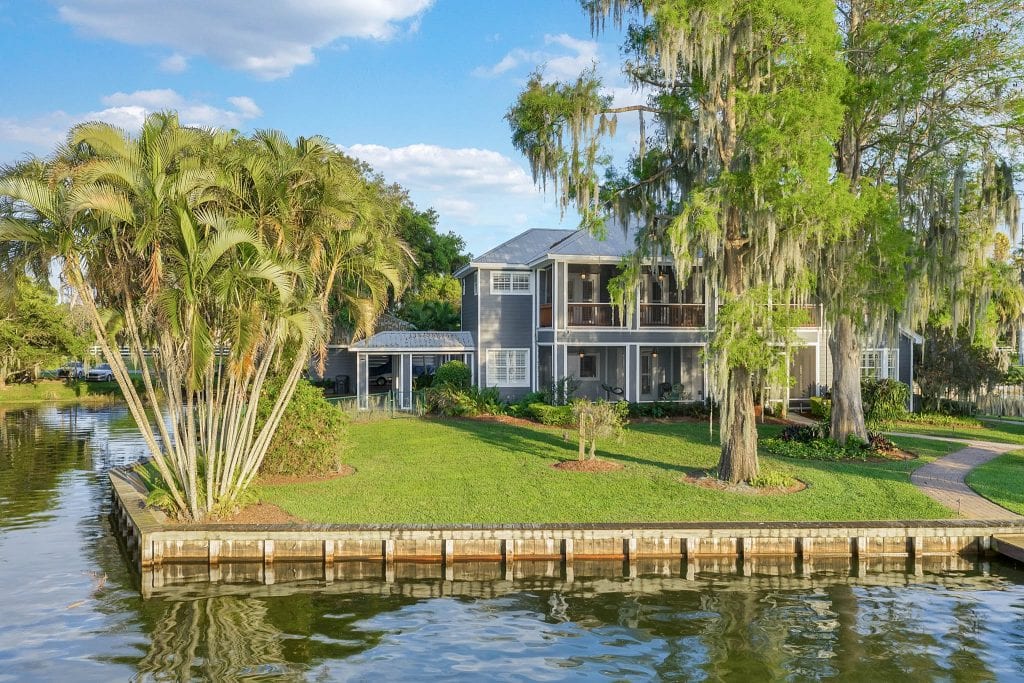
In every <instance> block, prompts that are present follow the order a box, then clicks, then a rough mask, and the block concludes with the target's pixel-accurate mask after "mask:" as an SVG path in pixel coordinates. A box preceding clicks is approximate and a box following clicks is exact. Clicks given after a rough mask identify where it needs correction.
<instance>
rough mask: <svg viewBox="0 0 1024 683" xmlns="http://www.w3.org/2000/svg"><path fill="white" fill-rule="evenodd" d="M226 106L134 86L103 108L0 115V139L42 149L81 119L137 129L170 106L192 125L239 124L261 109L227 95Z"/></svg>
mask: <svg viewBox="0 0 1024 683" xmlns="http://www.w3.org/2000/svg"><path fill="white" fill-rule="evenodd" d="M227 101H228V104H229V105H230V106H229V107H219V106H216V105H213V104H210V103H207V102H199V101H194V100H189V99H187V98H185V97H183V96H182V95H181V94H179V93H178V92H176V91H174V90H169V89H158V90H136V91H135V92H131V93H124V92H116V93H113V94H110V95H106V96H105V97H102V98H101V99H100V103H101V104H103V105H105V107H104V108H103V109H97V110H95V111H88V112H82V113H76V114H72V113H68V112H65V111H54V112H50V113H48V114H43V115H41V116H36V117H34V118H29V119H24V120H21V119H13V118H0V140H2V141H4V143H6V145H5V148H6V147H7V146H10V144H11V143H19V144H21V145H24V146H26V147H27V148H28V151H33V152H37V153H46V152H49V151H51V150H52V149H53V148H54V147H55V146H56V145H57V144H59V143H60V142H62V141H63V140H64V138H65V136H66V135H67V132H68V130H69V129H70V128H71V127H72V126H74V125H76V124H79V123H83V122H85V121H105V122H107V123H110V124H113V125H115V126H119V127H121V128H125V129H127V130H137V129H138V128H139V127H140V126H142V123H143V121H145V119H146V116H148V115H149V114H150V113H152V112H154V111H161V110H165V109H174V110H176V111H177V112H178V116H179V117H180V118H181V121H182V123H185V124H187V125H195V126H218V127H226V128H241V127H243V126H244V125H245V123H246V122H247V121H249V120H251V119H255V118H259V117H260V116H261V115H262V114H263V112H262V110H261V109H260V108H259V106H258V105H257V104H256V103H255V102H254V101H253V100H252V99H251V98H249V97H229V98H228V99H227Z"/></svg>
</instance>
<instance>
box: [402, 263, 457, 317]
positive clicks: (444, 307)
mask: <svg viewBox="0 0 1024 683" xmlns="http://www.w3.org/2000/svg"><path fill="white" fill-rule="evenodd" d="M461 308H462V284H461V283H460V282H459V281H458V280H457V279H455V278H454V277H452V276H451V275H447V274H440V273H427V274H425V275H423V276H422V278H421V279H420V280H419V282H418V283H417V284H416V286H415V289H413V290H410V291H408V292H407V293H406V294H405V296H404V297H403V299H402V301H401V304H400V305H399V307H398V309H397V310H396V315H398V317H400V318H401V319H402V320H405V321H406V322H409V323H412V324H413V325H414V326H415V327H416V329H418V330H457V329H459V327H460V325H461V316H460V313H459V311H460V310H461Z"/></svg>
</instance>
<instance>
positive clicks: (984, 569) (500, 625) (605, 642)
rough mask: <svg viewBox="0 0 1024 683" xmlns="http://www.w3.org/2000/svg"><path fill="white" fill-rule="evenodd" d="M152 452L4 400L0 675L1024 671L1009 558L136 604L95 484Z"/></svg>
mask: <svg viewBox="0 0 1024 683" xmlns="http://www.w3.org/2000/svg"><path fill="white" fill-rule="evenodd" d="M142 452H143V451H142V445H141V443H140V440H139V438H138V435H137V433H136V431H135V429H134V427H133V426H132V423H131V419H130V418H129V417H128V416H127V414H126V412H125V411H124V410H123V409H122V408H118V407H107V408H100V409H90V408H82V407H60V408H56V407H46V408H39V409H35V408H33V409H25V410H11V409H7V410H6V411H0V682H3V681H46V680H54V681H68V680H70V681H75V682H76V683H78V682H84V681H109V680H143V681H150V680H153V681H157V680H174V681H179V680H314V681H328V680H422V679H434V678H442V679H464V680H481V679H498V680H502V679H504V680H521V679H534V680H546V681H555V680H583V681H590V680H653V679H672V680H738V681H747V680H750V681H763V680H777V679H785V680H812V679H839V680H864V681H902V680H915V681H917V680H920V681H931V680H957V681H982V680H1006V681H1010V680H1024V572H1022V571H1020V570H1019V569H1016V568H1014V567H1012V566H1011V565H1009V564H1002V563H999V562H992V563H983V564H982V563H979V564H976V565H975V564H973V563H967V562H964V563H959V567H960V568H959V569H949V568H946V569H943V570H940V571H926V572H925V574H924V575H923V576H913V575H912V574H910V575H907V574H901V573H899V572H893V573H889V574H886V575H884V576H879V575H870V574H869V575H867V576H864V577H863V578H861V579H857V578H851V577H850V576H849V575H848V572H847V573H843V572H828V571H825V572H822V573H821V574H815V575H814V576H812V577H811V579H810V580H806V581H804V582H803V583H801V581H800V580H797V579H793V580H784V581H782V580H778V577H776V578H772V577H763V576H757V575H755V576H751V577H744V576H742V575H729V574H720V575H701V576H700V577H698V578H697V580H694V581H689V582H688V581H686V580H685V579H682V578H680V577H678V576H676V577H669V578H668V579H666V578H665V577H643V576H641V577H639V578H638V579H636V580H630V579H628V578H622V576H621V574H622V572H621V571H619V572H618V574H619V576H618V578H607V577H606V578H604V579H602V580H600V581H578V582H577V583H575V584H571V585H570V584H565V583H562V582H559V581H524V582H522V583H519V582H514V583H512V584H499V583H495V584H493V585H491V584H486V583H480V584H471V583H467V584H459V582H452V583H446V582H443V581H440V580H429V579H419V580H415V581H412V580H410V581H407V582H405V581H403V580H402V579H401V578H399V579H398V580H397V581H396V582H395V583H394V584H390V585H389V586H388V585H384V584H383V583H381V584H374V583H373V582H369V583H367V582H364V584H362V585H363V590H362V592H356V591H349V592H346V591H345V590H343V588H344V586H336V585H335V586H326V585H317V584H311V585H303V586H301V587H297V586H289V585H288V583H287V581H282V580H281V578H278V584H277V585H275V586H272V587H260V586H253V587H250V588H247V587H237V586H235V587H229V588H230V590H229V588H228V587H219V588H215V589H211V588H209V587H207V586H204V585H201V584H193V585H187V586H181V587H178V588H173V587H170V588H167V589H166V590H164V591H162V592H160V593H159V594H158V595H156V596H155V597H151V598H148V599H145V600H143V598H142V597H141V594H140V592H139V579H138V578H137V577H136V576H134V575H133V573H132V571H131V569H130V567H129V565H128V562H127V561H126V558H125V556H124V554H123V551H122V550H121V548H120V547H119V545H118V542H117V541H116V539H115V537H114V535H113V534H112V532H111V527H110V520H109V516H108V515H109V507H110V503H109V495H110V494H109V487H108V484H107V481H106V475H105V472H106V470H107V469H108V468H109V467H111V466H113V465H119V464H123V463H127V462H131V461H133V460H135V459H136V458H138V457H139V456H140V455H141V454H142ZM952 564H954V565H956V564H957V563H952ZM620 569H621V568H620ZM577 574H579V572H577ZM609 575H610V576H614V575H615V571H614V569H612V570H610V574H609ZM887 584H888V585H887Z"/></svg>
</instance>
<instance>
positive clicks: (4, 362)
mask: <svg viewBox="0 0 1024 683" xmlns="http://www.w3.org/2000/svg"><path fill="white" fill-rule="evenodd" d="M8 284H13V286H12V287H11V289H10V291H9V292H7V296H6V297H4V298H5V299H6V300H5V301H0V303H2V305H3V311H4V312H3V314H2V315H0V385H2V384H3V383H5V382H6V381H7V378H8V376H9V375H10V374H11V373H12V372H15V371H19V370H21V371H26V372H28V373H29V374H30V375H31V376H34V375H35V374H36V371H38V370H39V369H41V368H43V367H44V366H47V365H50V366H53V365H58V364H59V363H60V362H61V361H63V360H65V359H67V358H79V357H81V355H82V353H84V351H85V348H86V346H87V344H88V340H87V337H86V336H85V335H84V334H82V333H81V332H79V331H77V326H76V325H75V322H74V320H73V318H72V315H71V313H70V311H69V309H68V307H67V306H65V305H61V304H58V303H57V295H56V293H55V292H54V291H53V290H52V289H50V288H49V286H42V285H39V284H37V283H35V282H32V281H31V280H29V279H28V278H26V277H17V278H16V279H15V281H14V282H13V283H8Z"/></svg>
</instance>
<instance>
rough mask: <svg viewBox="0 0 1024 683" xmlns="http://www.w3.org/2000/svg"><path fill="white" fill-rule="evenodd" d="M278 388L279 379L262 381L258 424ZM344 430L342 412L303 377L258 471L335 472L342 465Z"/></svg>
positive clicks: (343, 414) (290, 473)
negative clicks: (262, 387)
mask: <svg viewBox="0 0 1024 683" xmlns="http://www.w3.org/2000/svg"><path fill="white" fill-rule="evenodd" d="M280 390H281V381H280V380H268V381H267V384H266V385H264V391H263V396H261V397H260V402H259V408H258V413H257V416H258V419H259V422H260V423H261V424H262V423H263V422H265V421H266V419H267V418H268V417H269V416H270V410H271V408H272V406H273V403H274V399H275V398H276V396H277V393H278V392H279V391H280ZM347 434H348V418H347V417H346V416H345V413H343V412H342V411H341V410H339V409H338V408H337V407H336V406H333V405H331V404H330V403H328V402H327V400H325V399H324V394H323V392H322V391H321V390H320V389H317V388H316V387H314V386H313V385H312V384H310V383H309V382H307V381H306V380H299V383H298V384H297V385H296V387H295V393H294V394H293V395H292V400H291V401H290V402H289V403H288V406H287V407H286V408H285V411H284V415H283V416H282V417H281V423H280V425H279V426H278V428H277V431H276V432H275V433H274V438H273V439H271V441H270V447H269V448H268V449H267V455H266V457H265V458H264V459H263V464H262V465H260V472H262V473H264V474H283V475H297V476H314V475H323V474H331V473H333V472H337V471H338V470H339V469H340V468H341V456H342V453H343V452H344V450H345V437H346V435H347Z"/></svg>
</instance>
